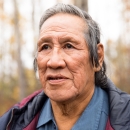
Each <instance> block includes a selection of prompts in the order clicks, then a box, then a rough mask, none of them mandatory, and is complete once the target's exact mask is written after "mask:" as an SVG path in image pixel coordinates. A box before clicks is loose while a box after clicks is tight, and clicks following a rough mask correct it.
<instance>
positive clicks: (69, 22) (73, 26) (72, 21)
mask: <svg viewBox="0 0 130 130" xmlns="http://www.w3.org/2000/svg"><path fill="white" fill-rule="evenodd" d="M85 27H86V24H85V21H84V19H83V18H81V17H79V16H76V15H73V14H68V13H58V14H55V15H53V16H51V17H50V18H48V19H47V20H46V21H45V22H44V23H43V25H42V27H41V30H40V33H41V32H46V31H48V30H53V29H54V30H57V31H60V30H68V31H69V30H71V31H72V30H73V31H74V30H78V31H82V32H83V31H84V28H85Z"/></svg>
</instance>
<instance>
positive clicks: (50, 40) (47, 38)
mask: <svg viewBox="0 0 130 130" xmlns="http://www.w3.org/2000/svg"><path fill="white" fill-rule="evenodd" d="M43 42H52V37H51V36H43V37H41V38H40V39H39V40H38V42H37V46H40V45H41V44H42V43H43Z"/></svg>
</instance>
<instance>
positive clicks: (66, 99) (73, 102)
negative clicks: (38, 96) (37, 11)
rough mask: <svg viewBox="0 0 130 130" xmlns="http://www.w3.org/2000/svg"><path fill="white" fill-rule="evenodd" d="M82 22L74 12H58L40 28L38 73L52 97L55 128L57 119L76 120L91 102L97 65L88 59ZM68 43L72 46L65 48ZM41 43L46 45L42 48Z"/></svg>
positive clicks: (48, 94)
mask: <svg viewBox="0 0 130 130" xmlns="http://www.w3.org/2000/svg"><path fill="white" fill-rule="evenodd" d="M70 16H71V17H70ZM59 17H61V18H62V17H63V18H64V20H62V21H59V20H58V19H59ZM70 22H71V23H74V24H70ZM54 23H55V24H56V25H55V24H54ZM83 24H84V21H83V20H82V19H81V18H79V17H77V16H73V15H69V14H62V15H61V14H57V15H55V16H52V17H50V18H49V19H47V20H46V22H45V23H44V24H43V25H42V28H41V31H40V36H39V42H38V48H40V50H39V52H38V55H37V64H38V69H39V77H40V80H41V83H42V86H43V90H44V92H45V94H46V95H47V96H48V97H49V98H50V99H51V104H52V110H53V114H54V118H55V120H56V123H57V124H58V128H60V124H61V126H63V124H62V123H64V122H62V123H60V120H61V121H62V120H65V121H66V123H68V122H69V123H70V122H71V126H72V125H73V124H74V122H76V120H77V119H78V117H79V116H80V115H81V114H82V112H83V110H84V109H85V107H86V106H87V105H88V103H89V102H90V100H91V98H92V95H93V93H94V89H95V85H94V74H95V72H96V69H95V68H93V66H92V64H91V62H90V53H89V50H88V45H87V44H86V41H85V38H84V28H83V26H80V25H83ZM63 25H64V26H63ZM57 26H58V27H60V31H59V30H58V31H57V30H54V29H57ZM44 29H45V31H44ZM58 29H59V28H58ZM72 32H73V33H72ZM68 36H69V38H68ZM70 37H71V38H70ZM72 39H73V40H72ZM44 42H45V43H44ZM68 43H69V44H71V45H72V46H73V47H71V48H68V46H67V48H66V45H67V44H68ZM44 45H49V46H48V47H47V49H46V48H45V49H43V47H44ZM99 46H100V44H99ZM48 75H63V76H65V77H67V79H65V80H64V79H63V81H62V80H61V82H58V83H57V81H58V80H59V79H56V80H57V81H56V80H52V79H51V80H47V76H48ZM59 81H60V80H59ZM55 82H56V85H55V84H54V83H55ZM70 117H71V119H72V120H71V121H70ZM59 119H60V120H59Z"/></svg>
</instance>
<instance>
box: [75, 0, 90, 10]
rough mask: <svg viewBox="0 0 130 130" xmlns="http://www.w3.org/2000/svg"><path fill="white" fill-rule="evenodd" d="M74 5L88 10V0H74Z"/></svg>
mask: <svg viewBox="0 0 130 130" xmlns="http://www.w3.org/2000/svg"><path fill="white" fill-rule="evenodd" d="M74 5H76V6H78V7H79V8H80V9H82V10H84V11H86V12H88V0H74Z"/></svg>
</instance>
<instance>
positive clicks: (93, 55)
mask: <svg viewBox="0 0 130 130" xmlns="http://www.w3.org/2000/svg"><path fill="white" fill-rule="evenodd" d="M58 13H67V14H72V15H76V16H78V17H80V18H82V19H83V20H84V21H85V22H86V25H87V26H86V30H85V32H84V34H85V40H86V43H87V44H88V47H89V53H90V61H91V63H92V65H93V66H95V67H98V66H100V64H99V61H98V54H97V44H98V43H100V29H99V26H98V24H97V23H96V22H95V21H94V20H93V19H92V18H91V16H90V15H89V14H88V13H87V12H85V11H83V10H81V9H79V8H78V7H76V6H74V5H66V4H63V3H59V4H57V5H55V6H53V7H52V8H49V9H48V10H46V11H45V13H44V14H43V16H42V17H41V20H40V24H39V31H40V29H41V27H42V25H43V23H44V22H45V21H46V20H47V19H48V18H50V17H51V16H53V15H55V14H58ZM36 68H37V67H36V58H35V60H34V69H35V70H36ZM95 84H96V86H100V87H105V86H106V84H107V77H106V65H105V62H104V61H103V65H102V67H101V69H100V71H98V72H95Z"/></svg>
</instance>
